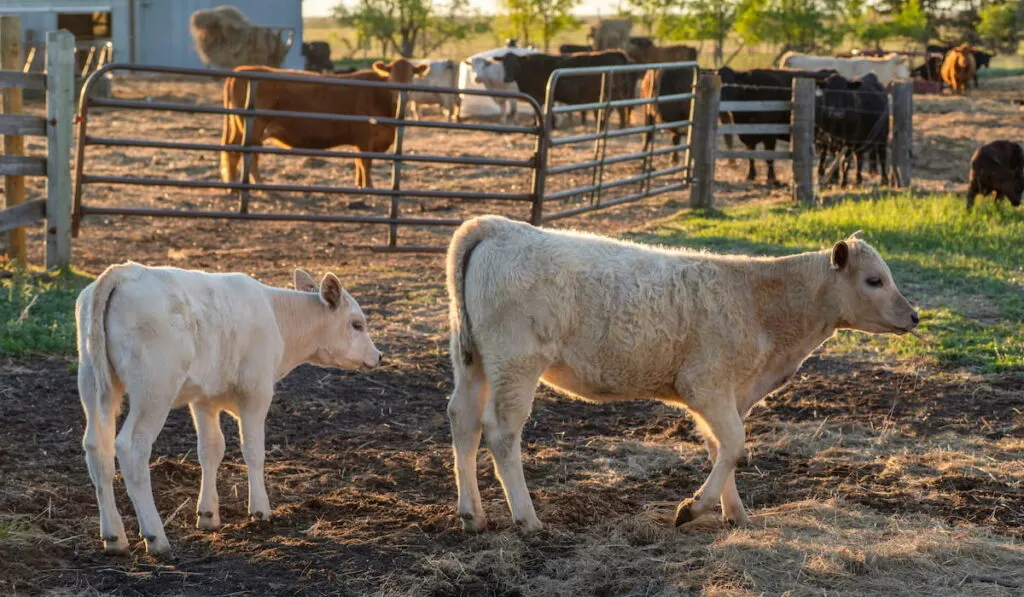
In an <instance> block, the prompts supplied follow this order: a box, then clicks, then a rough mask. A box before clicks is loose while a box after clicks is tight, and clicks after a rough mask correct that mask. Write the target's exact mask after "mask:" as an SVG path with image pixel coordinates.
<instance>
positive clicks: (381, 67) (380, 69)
mask: <svg viewBox="0 0 1024 597" xmlns="http://www.w3.org/2000/svg"><path fill="white" fill-rule="evenodd" d="M373 70H374V72H376V73H377V74H378V75H380V76H382V77H386V76H388V75H390V74H391V66H390V65H387V64H384V61H383V60H378V61H377V62H374V63H373Z"/></svg>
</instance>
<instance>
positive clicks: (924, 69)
mask: <svg viewBox="0 0 1024 597" xmlns="http://www.w3.org/2000/svg"><path fill="white" fill-rule="evenodd" d="M910 76H912V77H917V78H918V79H924V80H925V81H938V82H939V83H941V82H942V56H929V57H928V59H927V60H925V63H924V64H922V65H921V66H919V67H917V68H915V69H914V70H912V71H910Z"/></svg>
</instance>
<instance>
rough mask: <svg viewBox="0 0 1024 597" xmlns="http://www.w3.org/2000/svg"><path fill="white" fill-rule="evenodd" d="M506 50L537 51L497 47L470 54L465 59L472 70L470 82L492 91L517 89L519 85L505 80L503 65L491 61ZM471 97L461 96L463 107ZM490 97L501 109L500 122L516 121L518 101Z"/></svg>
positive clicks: (519, 53) (532, 52) (521, 52)
mask: <svg viewBox="0 0 1024 597" xmlns="http://www.w3.org/2000/svg"><path fill="white" fill-rule="evenodd" d="M508 52H512V53H514V54H518V55H524V54H536V53H537V51H536V50H532V49H529V48H497V49H494V50H489V51H487V52H481V53H479V54H475V55H473V56H470V57H469V58H467V59H466V64H468V65H469V67H470V68H471V69H472V71H473V80H472V82H473V83H475V84H479V85H483V86H484V87H485V88H486V89H489V90H492V91H519V86H518V85H516V84H515V83H506V82H505V67H503V66H502V65H501V63H495V62H493V61H491V58H497V59H500V58H501V57H502V56H504V55H505V54H506V53H508ZM473 98H474V96H469V95H467V96H465V97H463V98H462V105H463V107H465V106H466V103H467V102H468V101H470V100H471V99H473ZM491 99H493V100H494V102H495V103H497V104H498V108H499V109H500V110H501V122H502V124H505V123H507V122H508V121H509V120H511V121H512V122H515V121H516V116H517V113H518V111H519V102H517V101H514V100H509V99H503V98H491Z"/></svg>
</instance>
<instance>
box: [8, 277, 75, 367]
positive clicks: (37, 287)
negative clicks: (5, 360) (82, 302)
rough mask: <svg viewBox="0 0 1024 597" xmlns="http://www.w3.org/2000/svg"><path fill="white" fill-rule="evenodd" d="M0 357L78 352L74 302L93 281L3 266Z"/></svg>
mask: <svg viewBox="0 0 1024 597" xmlns="http://www.w3.org/2000/svg"><path fill="white" fill-rule="evenodd" d="M0 275H2V276H3V278H2V279H0V354H3V355H8V356H18V355H25V354H40V353H41V354H71V353H74V352H75V299H76V298H77V297H78V293H79V292H81V290H82V288H84V287H85V286H86V285H87V284H88V283H89V282H91V281H92V278H91V277H90V276H88V275H85V274H82V273H80V272H76V271H74V270H61V271H59V272H56V273H53V274H44V273H41V272H38V271H33V270H31V269H26V268H24V267H14V266H11V265H10V264H7V265H3V264H0Z"/></svg>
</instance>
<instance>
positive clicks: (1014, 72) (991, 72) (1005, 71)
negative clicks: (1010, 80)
mask: <svg viewBox="0 0 1024 597" xmlns="http://www.w3.org/2000/svg"><path fill="white" fill-rule="evenodd" d="M1021 75H1024V68H983V69H981V70H979V71H978V78H979V79H996V78H999V77H1019V76H1021Z"/></svg>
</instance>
